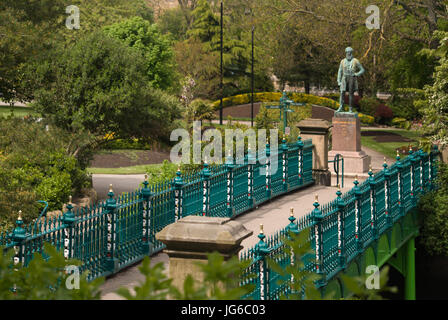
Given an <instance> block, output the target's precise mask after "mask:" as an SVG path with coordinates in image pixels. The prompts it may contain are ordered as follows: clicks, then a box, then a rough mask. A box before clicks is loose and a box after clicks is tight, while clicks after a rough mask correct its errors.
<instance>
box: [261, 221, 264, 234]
mask: <svg viewBox="0 0 448 320" xmlns="http://www.w3.org/2000/svg"><path fill="white" fill-rule="evenodd" d="M260 234H264V231H263V224H262V223H261V224H260Z"/></svg>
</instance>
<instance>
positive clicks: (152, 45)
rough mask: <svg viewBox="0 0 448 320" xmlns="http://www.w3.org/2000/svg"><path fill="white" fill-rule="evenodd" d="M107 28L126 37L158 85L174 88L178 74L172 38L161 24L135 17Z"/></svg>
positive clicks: (108, 31) (116, 34) (126, 42)
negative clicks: (164, 31)
mask: <svg viewBox="0 0 448 320" xmlns="http://www.w3.org/2000/svg"><path fill="white" fill-rule="evenodd" d="M104 32H105V33H106V34H107V35H108V36H111V37H113V38H115V39H118V40H120V41H122V42H123V43H124V44H126V45H127V46H128V47H131V48H133V49H135V50H137V51H138V52H140V54H141V55H142V56H143V58H144V60H145V65H146V68H145V71H146V76H147V78H148V80H149V83H150V85H151V86H152V87H154V88H160V89H164V90H166V89H170V88H172V87H173V86H175V85H176V84H175V81H176V74H175V65H174V53H173V49H172V44H171V41H170V40H169V38H168V37H166V36H164V35H163V34H162V33H161V32H160V30H159V27H158V25H157V24H151V23H150V22H149V21H146V20H144V19H143V18H141V17H134V18H131V19H128V20H124V21H122V22H119V23H116V24H113V25H110V26H107V27H105V28H104Z"/></svg>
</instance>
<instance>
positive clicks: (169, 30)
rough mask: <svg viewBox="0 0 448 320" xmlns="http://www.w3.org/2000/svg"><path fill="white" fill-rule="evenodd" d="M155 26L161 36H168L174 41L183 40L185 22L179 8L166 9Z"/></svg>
mask: <svg viewBox="0 0 448 320" xmlns="http://www.w3.org/2000/svg"><path fill="white" fill-rule="evenodd" d="M157 24H158V25H159V27H160V31H161V32H162V33H163V34H170V35H171V37H172V38H173V39H174V40H177V41H179V40H185V37H186V33H187V20H186V18H185V15H184V14H183V12H182V9H180V8H171V9H166V10H165V11H164V12H163V13H162V14H161V16H160V17H159V19H158V21H157Z"/></svg>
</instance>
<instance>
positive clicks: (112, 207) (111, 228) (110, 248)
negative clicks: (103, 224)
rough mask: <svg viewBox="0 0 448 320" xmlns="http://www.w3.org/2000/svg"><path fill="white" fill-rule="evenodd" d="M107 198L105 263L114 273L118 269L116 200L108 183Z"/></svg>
mask: <svg viewBox="0 0 448 320" xmlns="http://www.w3.org/2000/svg"><path fill="white" fill-rule="evenodd" d="M107 196H108V197H109V199H107V200H106V204H105V206H104V208H105V210H106V211H107V258H106V265H107V269H108V270H109V271H110V272H112V273H115V272H116V271H117V269H118V259H117V257H116V243H117V236H116V209H117V201H116V200H115V199H114V191H113V190H112V185H110V188H109V193H108V194H107Z"/></svg>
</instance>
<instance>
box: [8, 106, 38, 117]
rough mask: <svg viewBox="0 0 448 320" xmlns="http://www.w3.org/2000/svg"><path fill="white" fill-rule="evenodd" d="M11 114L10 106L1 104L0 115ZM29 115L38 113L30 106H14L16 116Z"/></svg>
mask: <svg viewBox="0 0 448 320" xmlns="http://www.w3.org/2000/svg"><path fill="white" fill-rule="evenodd" d="M10 114H11V107H10V106H0V117H7V116H9V115H10ZM27 115H37V113H36V112H34V111H33V109H31V108H29V107H14V117H24V116H27Z"/></svg>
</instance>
